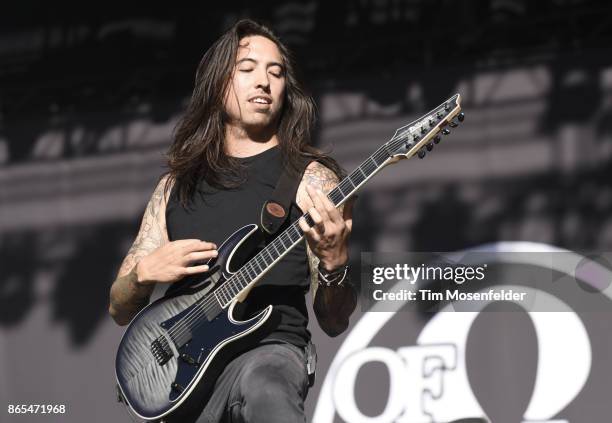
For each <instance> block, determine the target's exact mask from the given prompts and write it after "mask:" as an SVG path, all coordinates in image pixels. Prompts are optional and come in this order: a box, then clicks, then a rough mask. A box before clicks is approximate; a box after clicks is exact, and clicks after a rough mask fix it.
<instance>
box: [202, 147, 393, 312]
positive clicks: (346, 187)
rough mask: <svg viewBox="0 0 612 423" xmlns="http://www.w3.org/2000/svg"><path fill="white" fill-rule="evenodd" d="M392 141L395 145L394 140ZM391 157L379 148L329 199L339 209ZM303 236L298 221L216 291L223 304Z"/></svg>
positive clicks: (307, 220)
mask: <svg viewBox="0 0 612 423" xmlns="http://www.w3.org/2000/svg"><path fill="white" fill-rule="evenodd" d="M402 138H403V137H402ZM391 142H392V143H393V140H392V141H391ZM398 142H400V140H398ZM389 157H390V154H389V153H388V152H387V151H386V150H385V146H383V147H381V148H379V149H378V150H376V152H375V153H374V154H372V155H371V156H370V157H368V158H367V159H366V160H364V161H363V163H361V165H359V167H357V169H355V170H354V171H353V172H352V173H351V174H350V175H348V176H346V177H345V178H344V179H342V181H340V183H339V184H338V185H337V186H336V187H335V188H334V189H333V190H331V191H330V192H329V194H328V195H327V197H328V198H329V199H330V201H331V202H332V203H333V204H334V205H335V206H336V207H338V206H340V205H342V204H343V203H344V202H345V201H346V200H347V199H348V198H350V197H351V195H353V194H355V192H357V191H358V190H359V189H360V188H361V187H362V186H363V185H364V183H365V182H366V181H367V180H368V179H369V178H371V177H372V176H374V174H375V173H376V172H378V171H379V170H380V169H381V168H382V167H383V165H384V164H385V162H386V161H387V160H388V159H389ZM303 217H304V219H305V220H306V222H307V223H308V225H309V226H311V227H312V226H313V225H314V222H313V220H312V219H311V217H310V214H308V213H306V214H304V215H303ZM303 237H304V233H303V232H302V229H301V228H300V226H299V224H298V221H297V220H296V221H295V222H293V223H292V224H291V225H289V227H288V228H287V229H285V230H284V231H283V232H282V233H281V234H280V235H278V236H277V237H276V238H275V239H274V240H273V241H272V242H270V243H269V244H268V245H266V247H265V248H263V249H262V250H261V251H260V252H259V253H257V254H256V255H255V256H254V257H253V258H252V259H251V260H249V261H248V262H247V263H246V264H244V265H243V266H242V267H241V268H240V269H239V270H238V271H237V272H236V273H234V274H233V275H232V277H231V278H229V279H228V280H227V281H225V282H224V283H223V285H221V286H220V287H219V288H218V289H217V290H215V292H214V295H215V297H216V299H217V301H218V302H219V305H220V306H222V307H225V306H227V305H228V304H229V303H230V302H231V301H232V300H233V299H234V298H235V297H236V296H237V295H238V294H239V293H240V292H241V291H242V290H243V289H245V288H246V287H247V286H248V285H249V284H250V283H251V282H253V281H255V280H257V279H258V278H259V277H261V276H262V275H263V274H265V273H266V272H267V271H268V270H269V269H270V268H271V267H272V266H273V265H274V264H276V262H277V261H279V260H280V259H281V258H283V256H284V255H285V254H287V253H288V252H289V250H291V249H292V248H293V247H295V246H296V245H297V244H298V243H299V242H300V241H301V240H302V238H303Z"/></svg>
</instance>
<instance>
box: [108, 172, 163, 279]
mask: <svg viewBox="0 0 612 423" xmlns="http://www.w3.org/2000/svg"><path fill="white" fill-rule="evenodd" d="M168 178H169V176H168V175H166V176H164V177H163V178H161V179H160V181H159V183H158V184H157V186H156V187H155V190H154V191H153V194H152V195H151V198H150V200H149V202H148V203H147V207H146V209H145V211H144V215H143V216H142V222H141V224H140V229H139V231H138V235H136V239H135V240H134V243H133V244H132V247H131V248H130V250H129V251H128V253H127V255H126V256H125V259H124V260H123V263H122V265H121V268H120V269H119V276H124V275H126V274H128V273H129V272H130V271H131V270H132V268H133V267H134V266H135V265H136V264H137V263H138V261H140V259H141V258H143V257H144V256H146V255H148V254H149V253H151V252H152V251H153V250H155V249H156V248H158V247H161V246H162V245H164V244H165V243H166V242H168V241H169V240H168V231H167V228H166V205H167V203H168V197H169V196H170V189H171V186H170V185H168V187H167V186H166V185H167V184H169V182H168ZM166 188H167V189H166Z"/></svg>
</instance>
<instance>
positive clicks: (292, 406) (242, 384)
mask: <svg viewBox="0 0 612 423" xmlns="http://www.w3.org/2000/svg"><path fill="white" fill-rule="evenodd" d="M307 394H308V374H307V370H306V359H305V353H304V350H303V349H301V348H298V347H296V346H294V345H291V344H287V343H269V344H262V345H259V346H257V347H256V348H254V349H252V350H249V351H247V352H245V353H243V354H241V355H239V356H238V357H236V358H235V359H234V360H233V361H232V362H230V363H229V364H228V365H227V367H226V368H225V370H224V371H223V373H222V374H221V376H219V379H218V380H217V383H216V385H215V390H214V393H213V396H212V397H211V399H210V400H209V402H208V404H207V405H206V407H205V409H204V412H203V413H202V414H201V415H200V418H198V419H197V423H213V422H223V423H263V422H265V423H277V422H278V423H281V422H282V423H298V422H299V423H304V422H306V417H305V415H304V400H305V399H306V395H307Z"/></svg>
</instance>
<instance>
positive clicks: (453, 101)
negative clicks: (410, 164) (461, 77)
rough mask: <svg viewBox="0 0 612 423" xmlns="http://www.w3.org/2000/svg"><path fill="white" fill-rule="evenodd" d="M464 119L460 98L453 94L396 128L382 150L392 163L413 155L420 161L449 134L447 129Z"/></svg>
mask: <svg viewBox="0 0 612 423" xmlns="http://www.w3.org/2000/svg"><path fill="white" fill-rule="evenodd" d="M455 118H456V119H455ZM464 118H465V115H464V114H463V113H462V112H461V96H460V95H459V94H455V95H454V96H452V97H451V98H449V99H448V100H446V101H445V102H444V103H442V104H440V105H439V106H438V107H436V108H434V109H432V110H431V111H429V112H428V113H426V114H425V115H423V116H421V117H420V118H419V119H417V120H415V121H413V122H411V123H409V124H408V125H405V126H402V127H401V128H398V129H397V130H396V131H395V134H394V135H393V137H392V138H391V139H390V140H389V141H388V142H387V143H386V144H385V147H384V148H385V150H386V151H387V152H388V153H389V154H390V155H391V157H393V159H392V162H394V161H397V160H399V159H408V158H410V157H412V156H414V155H418V156H419V158H421V159H422V158H423V157H425V154H426V151H431V150H432V149H433V147H434V144H437V143H439V142H440V140H441V139H442V137H441V134H442V135H448V134H450V129H449V127H450V128H454V127H456V126H457V125H459V123H461V122H463V120H464Z"/></svg>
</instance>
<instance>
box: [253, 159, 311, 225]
mask: <svg viewBox="0 0 612 423" xmlns="http://www.w3.org/2000/svg"><path fill="white" fill-rule="evenodd" d="M312 161H313V159H312V158H309V157H302V159H301V161H300V164H299V167H298V169H297V171H295V170H292V169H290V168H289V167H288V166H285V167H284V168H283V171H282V172H281V175H280V178H279V179H278V182H277V183H276V188H274V192H272V196H271V197H270V199H269V200H267V201H266V202H265V203H264V204H263V207H262V208H261V228H262V230H263V231H264V232H266V233H267V234H268V235H274V234H275V233H276V232H278V230H279V229H280V227H281V226H282V225H283V223H285V221H286V220H287V217H288V216H289V210H290V209H291V202H292V201H294V200H295V195H296V193H297V189H298V187H299V186H300V182H301V181H302V176H303V175H304V171H305V170H306V167H307V166H308V165H309V164H310V163H311V162H312Z"/></svg>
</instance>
